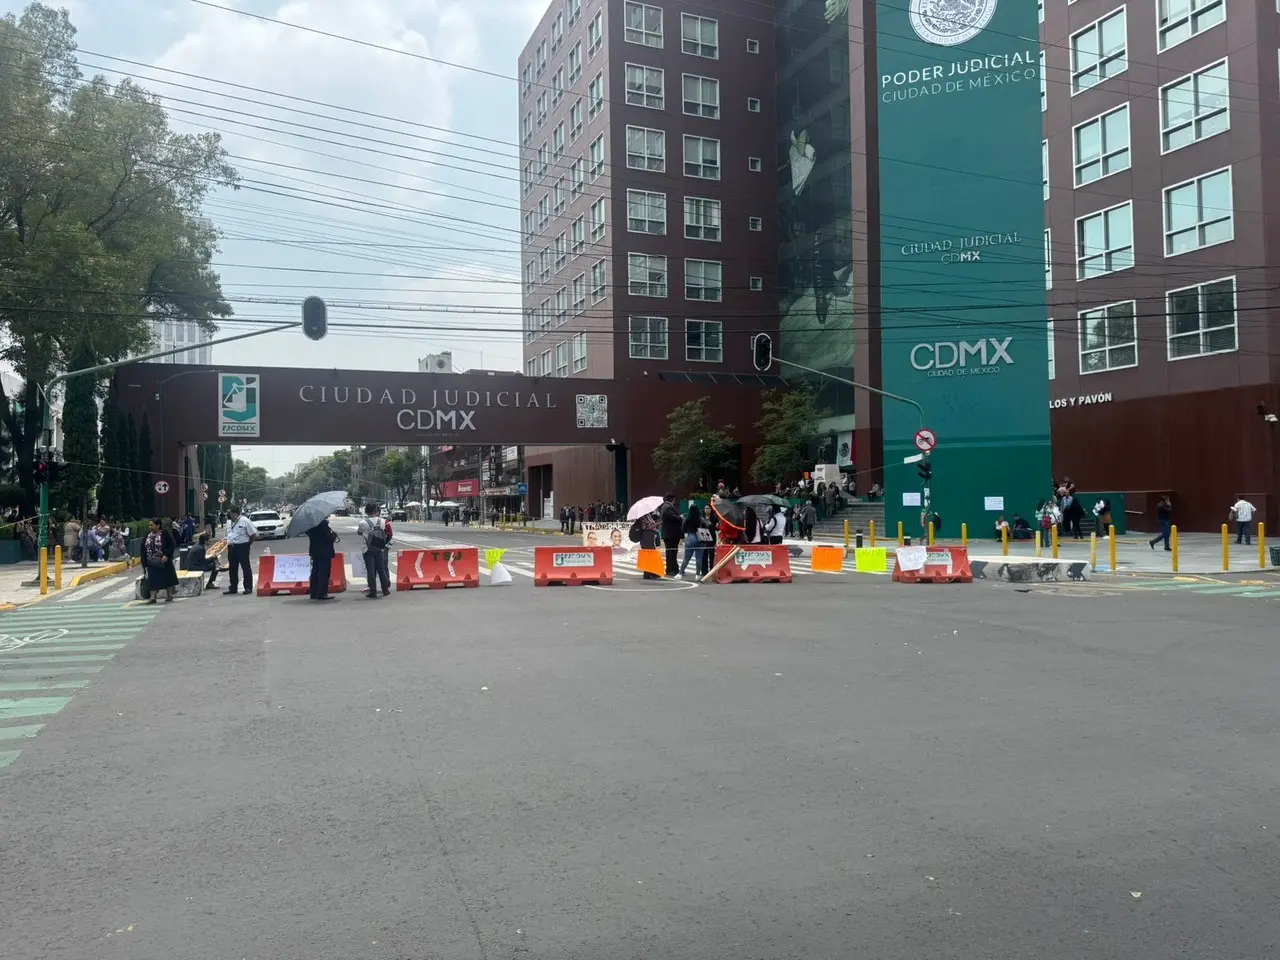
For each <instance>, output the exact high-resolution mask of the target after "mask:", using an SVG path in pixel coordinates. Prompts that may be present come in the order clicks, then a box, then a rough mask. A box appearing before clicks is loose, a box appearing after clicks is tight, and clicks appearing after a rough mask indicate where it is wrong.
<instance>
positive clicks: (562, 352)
mask: <svg viewBox="0 0 1280 960" xmlns="http://www.w3.org/2000/svg"><path fill="white" fill-rule="evenodd" d="M568 375H569V341H568V340H563V341H561V342H560V343H557V344H556V376H557V377H567V376H568Z"/></svg>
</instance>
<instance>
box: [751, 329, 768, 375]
mask: <svg viewBox="0 0 1280 960" xmlns="http://www.w3.org/2000/svg"><path fill="white" fill-rule="evenodd" d="M751 349H752V350H753V351H754V353H755V364H756V369H757V370H760V371H764V370H768V369H769V368H770V367H771V366H773V337H771V336H769V334H767V333H757V334H756V335H755V336H754V337H752V338H751Z"/></svg>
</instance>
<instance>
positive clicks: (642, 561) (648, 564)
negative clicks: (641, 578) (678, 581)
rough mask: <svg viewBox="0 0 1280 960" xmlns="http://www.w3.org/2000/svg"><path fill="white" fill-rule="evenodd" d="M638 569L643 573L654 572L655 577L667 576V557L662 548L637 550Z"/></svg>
mask: <svg viewBox="0 0 1280 960" xmlns="http://www.w3.org/2000/svg"><path fill="white" fill-rule="evenodd" d="M636 569H637V570H639V571H640V572H641V573H652V574H653V575H654V576H655V577H665V576H666V575H667V559H666V557H665V556H663V553H662V551H661V550H637V551H636Z"/></svg>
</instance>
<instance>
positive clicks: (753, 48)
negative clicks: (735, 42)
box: [747, 40, 760, 54]
mask: <svg viewBox="0 0 1280 960" xmlns="http://www.w3.org/2000/svg"><path fill="white" fill-rule="evenodd" d="M759 52H760V41H759V40H748V41H747V53H750V54H758V53H759Z"/></svg>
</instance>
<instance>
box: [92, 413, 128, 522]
mask: <svg viewBox="0 0 1280 960" xmlns="http://www.w3.org/2000/svg"><path fill="white" fill-rule="evenodd" d="M115 401H116V398H115V394H114V393H109V394H108V395H107V399H106V401H105V402H104V403H103V405H102V483H101V484H99V486H98V512H99V513H101V514H103V515H104V516H108V517H113V518H117V519H119V518H123V517H124V511H123V510H122V509H121V505H120V467H121V466H122V463H121V460H120V412H119V410H117V409H116V402H115Z"/></svg>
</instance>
